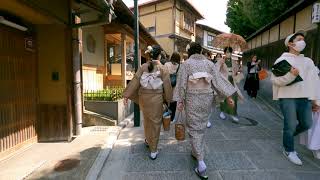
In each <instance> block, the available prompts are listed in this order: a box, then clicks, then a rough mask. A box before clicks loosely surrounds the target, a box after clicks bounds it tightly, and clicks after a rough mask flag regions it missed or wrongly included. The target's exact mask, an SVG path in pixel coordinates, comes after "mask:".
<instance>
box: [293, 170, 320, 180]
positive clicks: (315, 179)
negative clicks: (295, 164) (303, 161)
mask: <svg viewBox="0 0 320 180" xmlns="http://www.w3.org/2000/svg"><path fill="white" fill-rule="evenodd" d="M293 174H294V175H295V176H296V177H297V179H299V180H319V179H320V172H319V171H318V172H314V173H307V172H294V173H293Z"/></svg>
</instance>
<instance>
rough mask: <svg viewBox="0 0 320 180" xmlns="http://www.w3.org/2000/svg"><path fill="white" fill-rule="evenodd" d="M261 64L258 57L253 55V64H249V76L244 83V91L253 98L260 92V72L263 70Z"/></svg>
mask: <svg viewBox="0 0 320 180" xmlns="http://www.w3.org/2000/svg"><path fill="white" fill-rule="evenodd" d="M260 62H261V61H260V60H258V61H257V56H256V55H253V56H252V59H251V62H248V63H247V67H248V74H247V78H246V81H245V83H244V90H246V91H247V93H248V95H249V96H250V97H252V98H256V97H257V94H258V90H259V75H258V72H259V71H260V70H261V66H260Z"/></svg>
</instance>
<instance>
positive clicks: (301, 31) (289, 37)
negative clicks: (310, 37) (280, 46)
mask: <svg viewBox="0 0 320 180" xmlns="http://www.w3.org/2000/svg"><path fill="white" fill-rule="evenodd" d="M296 34H303V36H306V32H305V31H303V30H299V31H297V32H295V33H293V34H290V35H289V36H287V38H286V40H285V41H284V45H286V47H288V44H289V41H290V39H291V38H292V37H293V36H294V35H296Z"/></svg>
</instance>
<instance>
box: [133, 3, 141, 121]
mask: <svg viewBox="0 0 320 180" xmlns="http://www.w3.org/2000/svg"><path fill="white" fill-rule="evenodd" d="M138 68H139V8H138V0H134V69H135V72H137V70H138ZM133 109H134V126H135V127H139V126H140V109H139V105H137V104H134V107H133Z"/></svg>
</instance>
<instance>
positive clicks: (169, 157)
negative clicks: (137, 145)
mask: <svg viewBox="0 0 320 180" xmlns="http://www.w3.org/2000/svg"><path fill="white" fill-rule="evenodd" d="M192 163H193V162H192V159H191V157H190V155H187V154H165V153H161V154H159V156H158V158H157V159H156V160H154V161H153V160H150V159H149V157H148V154H133V155H131V156H130V157H129V161H128V164H127V171H128V172H148V171H170V170H173V169H174V170H176V171H183V170H186V169H190V168H191V167H192Z"/></svg>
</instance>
